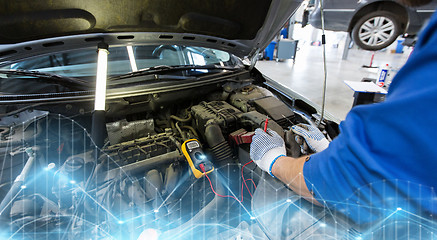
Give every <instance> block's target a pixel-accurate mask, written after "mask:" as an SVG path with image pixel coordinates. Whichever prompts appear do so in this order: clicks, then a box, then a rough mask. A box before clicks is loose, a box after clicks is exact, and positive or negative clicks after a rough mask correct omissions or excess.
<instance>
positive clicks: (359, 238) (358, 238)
mask: <svg viewBox="0 0 437 240" xmlns="http://www.w3.org/2000/svg"><path fill="white" fill-rule="evenodd" d="M355 239H356V240H361V239H363V238H362V237H357V238H355Z"/></svg>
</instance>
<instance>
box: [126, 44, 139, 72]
mask: <svg viewBox="0 0 437 240" xmlns="http://www.w3.org/2000/svg"><path fill="white" fill-rule="evenodd" d="M126 49H127V54H128V55H129V61H130V67H131V68H132V72H136V71H138V68H137V63H136V61H135V55H134V49H133V48H132V46H126Z"/></svg>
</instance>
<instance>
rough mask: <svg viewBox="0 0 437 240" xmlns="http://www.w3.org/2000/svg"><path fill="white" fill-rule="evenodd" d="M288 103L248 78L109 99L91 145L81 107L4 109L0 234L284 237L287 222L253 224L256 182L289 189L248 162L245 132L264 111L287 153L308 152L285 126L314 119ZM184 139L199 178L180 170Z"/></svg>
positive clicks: (258, 189)
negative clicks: (100, 140) (100, 142)
mask: <svg viewBox="0 0 437 240" xmlns="http://www.w3.org/2000/svg"><path fill="white" fill-rule="evenodd" d="M293 104H294V102H293V101H292V100H290V101H288V102H287V101H284V100H283V99H279V98H277V97H276V96H275V94H274V93H273V91H270V90H269V89H267V87H261V86H257V85H253V84H252V83H251V82H250V81H246V82H244V83H236V82H235V81H234V82H233V81H230V82H227V83H225V84H224V85H213V86H205V87H203V88H201V89H194V90H193V89H189V90H178V91H173V92H167V93H165V92H164V93H154V94H150V95H147V96H136V97H126V98H123V99H115V100H111V101H110V102H109V103H108V106H109V107H108V109H107V118H106V119H107V122H106V131H107V137H106V140H105V145H104V146H103V147H102V148H101V149H98V148H97V147H95V145H94V144H93V141H92V140H91V138H90V134H89V132H90V131H91V130H90V111H89V110H87V109H86V108H85V109H83V108H81V107H80V106H82V105H83V104H82V105H79V104H76V103H64V104H62V106H65V108H54V107H53V106H40V107H36V108H27V109H25V110H22V111H16V112H15V113H14V114H9V115H4V116H3V117H2V118H1V119H0V126H1V129H0V151H1V153H2V156H3V158H2V160H1V161H0V165H1V166H2V172H1V176H0V180H1V182H0V199H1V209H0V211H2V212H1V219H0V221H1V223H0V226H1V232H0V234H1V235H2V237H7V238H9V239H41V238H44V239H148V238H147V237H145V236H148V237H150V236H152V235H153V234H159V236H160V238H159V239H174V238H177V239H193V238H196V237H198V236H207V238H208V239H228V238H233V239H237V237H238V236H240V238H238V239H243V238H244V237H248V236H249V237H250V238H247V239H264V238H265V234H268V235H270V236H272V235H273V236H282V237H284V236H285V237H287V239H288V238H289V237H290V236H296V234H297V233H296V232H293V231H292V230H291V229H288V230H287V229H285V227H284V228H283V227H281V226H282V225H283V224H284V225H285V224H287V225H288V226H289V224H290V223H289V222H286V223H280V224H279V226H277V227H279V230H274V231H273V230H271V229H270V230H269V229H266V228H265V224H263V223H262V222H261V221H259V220H256V214H255V212H256V211H255V209H254V208H256V207H257V202H256V198H257V196H258V198H259V199H264V198H263V197H262V196H263V195H265V194H266V193H265V192H263V191H265V189H266V188H267V185H268V184H267V183H269V182H270V183H271V184H272V185H274V186H278V188H281V189H282V190H281V194H283V195H284V194H285V195H284V196H285V197H286V198H287V199H289V198H290V196H294V195H293V193H292V191H290V190H289V189H288V188H287V187H286V186H285V185H283V184H281V183H279V182H278V181H277V180H275V179H272V178H271V177H269V176H265V174H263V173H262V171H261V170H260V169H258V168H257V167H256V165H255V164H254V163H253V162H252V161H251V159H250V157H249V148H250V142H251V137H252V136H253V132H254V130H255V129H256V128H263V127H264V124H265V122H266V118H268V119H269V121H268V127H269V128H270V129H272V130H274V131H276V132H277V133H278V134H280V135H281V136H282V137H283V138H284V140H285V142H286V148H287V152H288V154H289V155H290V156H294V157H296V156H300V155H302V154H307V153H311V150H310V149H309V148H308V146H306V144H305V143H304V141H299V139H298V138H296V136H295V135H294V134H293V132H292V131H291V130H290V127H291V126H292V125H294V124H297V123H309V124H315V123H314V118H313V115H312V114H313V113H311V112H307V111H305V109H301V108H299V107H298V106H296V105H293ZM59 109H61V110H59ZM333 125H334V124H332V125H330V124H329V123H325V125H324V127H325V129H322V130H323V132H324V133H325V134H326V135H327V136H328V137H329V138H334V137H335V134H328V133H329V132H330V131H332V130H330V129H332V128H333V127H332V126H333ZM334 132H335V131H334ZM189 139H197V140H198V141H199V142H200V145H201V148H202V150H203V151H204V153H205V156H206V158H207V159H208V160H209V161H210V162H211V163H212V164H213V166H214V171H213V172H211V173H210V174H208V175H207V176H209V177H208V178H206V177H201V178H196V177H195V176H194V175H193V173H192V171H191V170H190V168H189V166H188V163H187V160H186V158H185V156H184V154H183V152H182V149H181V146H182V144H183V143H184V142H185V141H186V140H189ZM296 139H297V141H296ZM262 186H264V190H262V189H261V188H262ZM277 193H278V191H276V194H277ZM281 196H282V195H281ZM276 199H277V198H276ZM293 201H301V200H300V198H299V197H297V196H294V198H293ZM284 214H285V213H284ZM282 220H283V219H281V222H282ZM275 234H276V235H275ZM141 237H143V238H141ZM200 238H202V239H203V237H200ZM244 239H246V238H244Z"/></svg>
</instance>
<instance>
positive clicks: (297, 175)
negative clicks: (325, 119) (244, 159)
mask: <svg viewBox="0 0 437 240" xmlns="http://www.w3.org/2000/svg"><path fill="white" fill-rule="evenodd" d="M292 130H293V132H294V133H296V134H298V135H300V136H302V137H303V138H304V139H305V141H306V143H307V144H308V146H309V147H310V148H311V149H312V150H313V151H315V152H320V151H323V150H324V149H326V148H327V147H328V145H329V142H328V140H327V139H326V138H325V137H324V135H323V134H322V133H321V132H320V131H319V130H318V129H317V128H315V127H313V126H310V125H307V124H299V125H295V126H293V127H292ZM250 156H251V158H252V160H254V162H255V163H256V164H257V165H258V166H259V167H260V168H261V169H262V170H264V171H266V172H268V173H269V174H270V175H272V176H274V177H276V178H278V179H279V180H281V181H282V182H283V183H285V184H287V186H289V187H290V188H291V189H292V190H293V191H295V192H296V193H297V194H299V195H301V196H302V197H304V198H305V199H307V200H308V201H310V202H312V203H315V204H318V205H320V204H319V203H318V202H317V200H315V199H314V197H313V195H312V194H311V193H310V191H309V190H308V187H307V186H306V183H305V178H304V176H303V166H304V164H305V162H306V161H308V159H309V156H303V157H300V158H292V157H287V156H286V150H285V144H284V140H282V138H281V137H280V136H279V135H278V134H277V133H276V132H275V131H272V130H271V129H268V130H267V133H266V132H264V131H263V130H261V129H256V130H255V136H254V137H253V139H252V144H251V145H250Z"/></svg>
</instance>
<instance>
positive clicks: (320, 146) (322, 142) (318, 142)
mask: <svg viewBox="0 0 437 240" xmlns="http://www.w3.org/2000/svg"><path fill="white" fill-rule="evenodd" d="M291 130H292V131H293V132H294V133H296V134H297V135H299V136H302V137H303V138H304V139H305V142H306V143H307V145H308V147H310V148H311V150H313V151H314V152H321V151H323V150H325V149H326V148H327V147H328V146H329V141H328V139H326V138H325V135H323V133H322V132H320V130H319V129H318V128H317V127H314V126H311V125H308V124H304V123H299V124H297V125H294V126H292V127H291Z"/></svg>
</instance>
